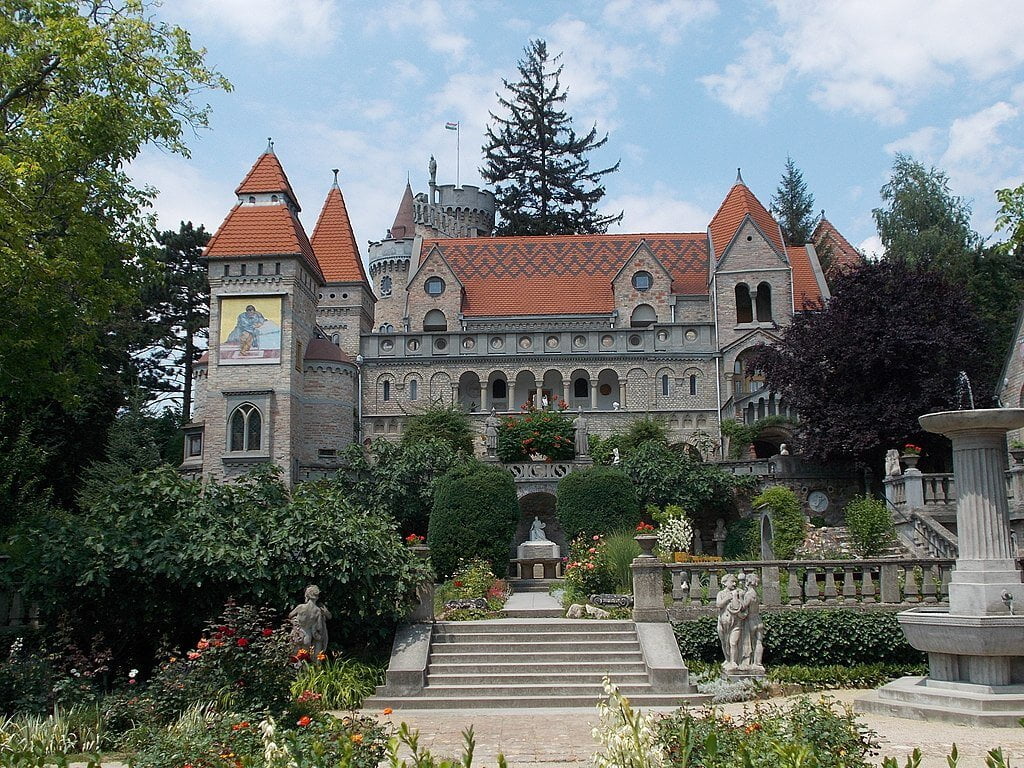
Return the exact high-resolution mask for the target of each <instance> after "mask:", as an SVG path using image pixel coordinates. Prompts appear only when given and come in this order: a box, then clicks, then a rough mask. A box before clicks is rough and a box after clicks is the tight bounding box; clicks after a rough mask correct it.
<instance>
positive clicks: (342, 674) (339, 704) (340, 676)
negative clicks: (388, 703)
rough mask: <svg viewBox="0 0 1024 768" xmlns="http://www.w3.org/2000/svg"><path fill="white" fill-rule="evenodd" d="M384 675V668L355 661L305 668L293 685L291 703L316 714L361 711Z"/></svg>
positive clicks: (326, 662)
mask: <svg viewBox="0 0 1024 768" xmlns="http://www.w3.org/2000/svg"><path fill="white" fill-rule="evenodd" d="M384 672H385V670H384V667H383V666H380V665H375V664H366V663H364V662H362V661H357V660H356V659H328V660H327V661H324V662H321V663H310V664H303V665H302V666H301V667H300V668H299V672H298V676H297V677H296V678H295V680H293V681H292V685H291V694H292V699H293V700H295V701H296V702H297V703H298V704H299V705H307V706H306V707H305V708H307V709H310V710H313V711H319V710H330V709H359V707H361V706H362V705H363V699H365V698H367V697H369V696H372V695H373V692H374V690H376V688H377V686H378V685H383V684H384Z"/></svg>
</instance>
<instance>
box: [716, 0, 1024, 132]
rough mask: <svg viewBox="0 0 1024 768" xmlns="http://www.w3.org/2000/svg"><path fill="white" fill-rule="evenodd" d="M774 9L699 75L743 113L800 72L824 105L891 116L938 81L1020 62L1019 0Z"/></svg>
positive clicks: (782, 4)
mask: <svg viewBox="0 0 1024 768" xmlns="http://www.w3.org/2000/svg"><path fill="white" fill-rule="evenodd" d="M772 10H773V11H774V14H775V18H774V20H773V23H771V24H769V25H768V28H767V29H764V28H763V27H764V25H760V26H761V27H762V28H761V29H759V31H757V32H754V33H753V34H751V35H750V36H749V37H748V38H747V39H746V40H745V41H744V43H743V51H742V52H741V54H740V55H739V56H738V58H737V59H736V60H735V61H733V62H732V63H730V64H728V65H727V66H726V68H725V70H724V71H723V72H722V73H719V74H714V75H710V76H708V77H706V78H704V80H703V82H704V84H705V85H706V86H707V88H708V89H709V90H710V92H711V93H712V94H713V95H714V96H715V97H716V98H718V99H720V100H721V101H723V102H724V103H725V104H726V105H728V106H729V107H730V108H731V109H733V110H735V111H737V112H739V113H740V114H747V115H751V114H753V115H762V114H764V113H765V110H766V109H767V104H766V103H765V102H766V101H768V102H770V100H771V98H772V97H773V96H774V95H775V93H777V92H778V90H780V88H781V86H782V84H783V83H785V82H789V81H795V80H800V81H802V82H805V83H806V85H807V87H808V88H809V91H810V95H811V98H812V99H814V100H815V101H817V102H818V103H819V104H821V105H822V106H823V107H824V108H826V109H829V110H834V111H849V112H854V113H860V114H866V115H869V116H871V117H873V118H874V119H876V120H878V121H880V122H883V123H898V122H901V121H902V120H904V119H905V117H906V105H908V104H913V103H915V102H916V101H918V100H919V99H922V98H923V97H925V96H927V95H928V94H929V93H931V92H932V91H933V90H934V89H935V87H936V86H946V85H950V84H956V85H957V86H958V87H963V86H964V85H966V83H965V81H973V82H985V81H987V80H989V79H991V78H995V77H998V76H1000V75H1001V74H1002V73H1004V72H1006V71H1007V69H1008V68H1011V67H1014V66H1016V65H1019V64H1020V63H1021V62H1024V14H1022V13H1021V12H1020V6H1019V3H1017V2H1016V0H991V1H990V2H985V3H971V4H967V3H963V2H961V1H960V0H902V1H901V2H888V3H879V2H875V0H845V1H844V2H841V3H820V4H816V5H815V7H814V9H813V12H808V10H809V9H808V4H807V3H806V2H805V1H804V0H774V2H773V3H772ZM764 67H767V68H768V72H767V73H766V72H765V71H764V70H763V68H764ZM762 85H767V86H768V88H769V89H768V92H767V93H760V91H759V86H762ZM741 96H745V97H747V98H741ZM750 99H752V101H751V100H750Z"/></svg>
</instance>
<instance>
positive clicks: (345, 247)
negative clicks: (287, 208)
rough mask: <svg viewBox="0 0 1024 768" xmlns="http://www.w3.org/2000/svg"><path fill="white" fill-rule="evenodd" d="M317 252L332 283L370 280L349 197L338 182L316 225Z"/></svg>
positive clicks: (326, 275) (314, 234) (314, 240)
mask: <svg viewBox="0 0 1024 768" xmlns="http://www.w3.org/2000/svg"><path fill="white" fill-rule="evenodd" d="M311 242H312V244H313V252H314V253H315V254H316V258H317V261H318V262H319V263H320V266H321V267H322V268H323V271H324V278H325V279H326V280H327V282H328V283H359V282H362V283H367V284H369V281H368V280H367V279H366V272H365V271H364V270H363V259H362V257H360V255H359V246H358V245H356V236H355V233H353V232H352V222H351V221H350V220H349V217H348V210H347V209H346V208H345V198H343V197H342V196H341V190H340V189H339V188H338V186H337V185H335V186H332V187H331V190H330V191H329V192H328V193H327V199H326V200H325V201H324V207H323V209H322V210H321V211H320V218H319V219H317V222H316V227H314V228H313V238H312V240H311Z"/></svg>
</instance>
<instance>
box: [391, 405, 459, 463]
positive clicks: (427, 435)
mask: <svg viewBox="0 0 1024 768" xmlns="http://www.w3.org/2000/svg"><path fill="white" fill-rule="evenodd" d="M424 440H438V441H441V442H444V443H446V444H447V445H448V446H449V447H450V448H451V449H452V450H453V451H455V452H456V453H461V454H463V455H465V456H472V455H473V427H472V425H471V424H470V423H469V416H467V415H466V413H465V411H463V410H462V409H461V408H457V407H455V406H441V405H432V406H430V407H429V408H427V409H426V410H424V411H421V412H420V413H414V414H411V415H410V416H409V417H408V418H407V419H406V421H405V429H404V430H403V432H402V446H403V447H410V446H414V445H418V444H419V443H421V442H423V441H424Z"/></svg>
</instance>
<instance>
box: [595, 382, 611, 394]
mask: <svg viewBox="0 0 1024 768" xmlns="http://www.w3.org/2000/svg"><path fill="white" fill-rule="evenodd" d="M597 391H598V392H600V393H601V394H602V395H604V396H605V397H608V395H610V394H611V393H612V386H611V384H602V385H601V386H600V387H598V388H597Z"/></svg>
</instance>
